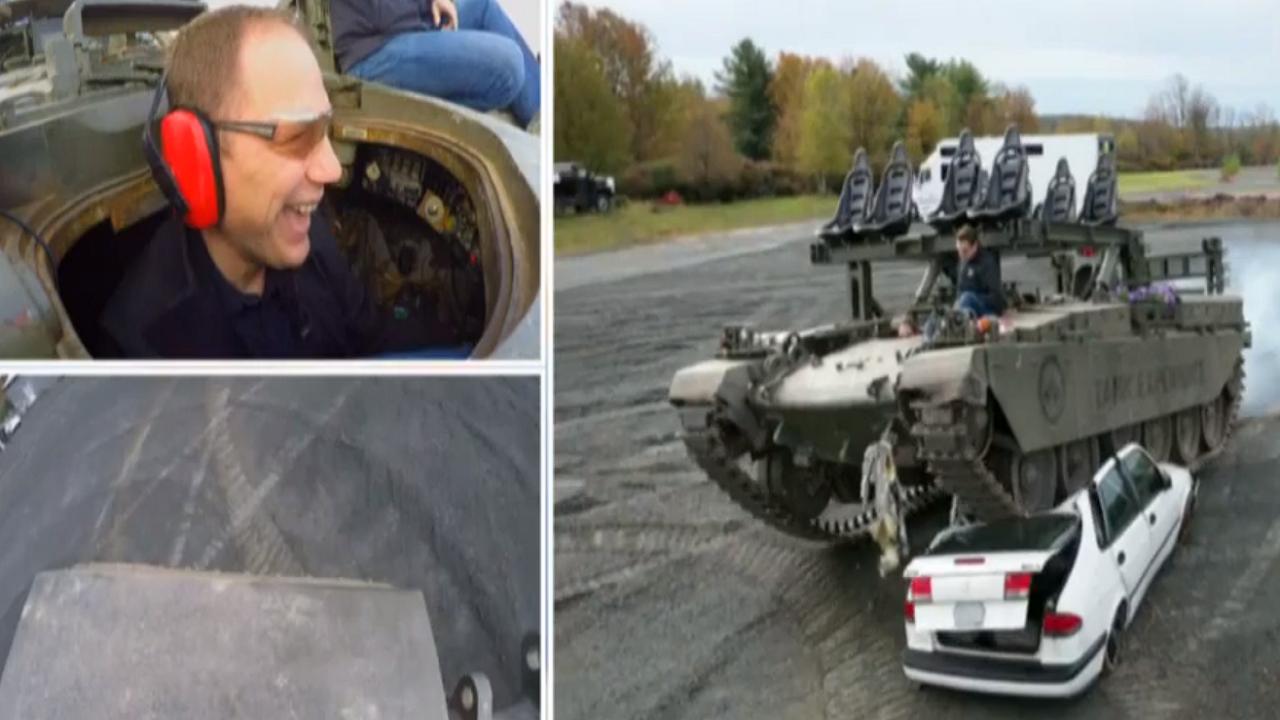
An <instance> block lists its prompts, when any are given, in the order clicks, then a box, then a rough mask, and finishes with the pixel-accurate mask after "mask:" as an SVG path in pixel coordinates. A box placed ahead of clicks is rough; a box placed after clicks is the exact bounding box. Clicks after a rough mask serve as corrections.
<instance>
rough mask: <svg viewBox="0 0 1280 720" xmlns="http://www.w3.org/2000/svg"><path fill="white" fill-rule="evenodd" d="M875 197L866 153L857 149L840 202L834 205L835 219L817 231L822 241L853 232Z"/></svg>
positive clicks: (872, 178) (864, 218)
mask: <svg viewBox="0 0 1280 720" xmlns="http://www.w3.org/2000/svg"><path fill="white" fill-rule="evenodd" d="M874 197H875V178H874V177H873V176H872V175H871V163H870V162H869V161H868V160H867V151H866V150H863V149H862V148H858V152H856V153H854V154H853V169H852V170H850V171H849V174H848V175H847V176H845V179H844V186H843V187H841V189H840V201H839V202H838V203H837V204H836V214H835V217H833V218H831V221H830V222H828V223H827V224H826V225H823V226H822V228H821V229H820V230H819V231H818V235H819V236H821V237H822V238H823V239H824V240H834V239H837V238H840V237H841V236H844V235H847V234H848V233H850V232H852V231H853V225H854V224H855V223H860V222H863V221H865V220H866V219H867V217H868V215H869V211H870V209H871V201H872V200H873V199H874Z"/></svg>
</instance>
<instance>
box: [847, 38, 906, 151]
mask: <svg viewBox="0 0 1280 720" xmlns="http://www.w3.org/2000/svg"><path fill="white" fill-rule="evenodd" d="M845 82H846V86H847V91H846V93H845V102H846V103H847V104H848V110H847V113H848V118H849V131H850V137H849V145H848V146H847V151H848V156H849V157H852V155H853V151H854V150H856V149H857V148H859V147H862V148H866V150H867V154H868V155H869V156H870V157H871V158H872V160H873V162H875V163H877V164H880V163H883V162H887V161H888V157H889V148H890V147H891V146H892V145H893V141H894V139H895V137H896V135H897V132H896V128H895V124H896V121H897V119H898V115H899V114H900V113H901V112H902V100H901V98H899V97H898V93H897V91H896V90H895V89H894V86H893V82H892V81H891V80H889V76H888V75H886V74H885V72H884V71H883V70H881V69H880V66H879V65H877V64H876V63H875V62H873V61H871V60H867V59H862V60H859V61H858V62H857V64H856V65H855V66H854V67H853V68H852V71H851V72H850V73H849V74H848V75H847V76H846V81H845Z"/></svg>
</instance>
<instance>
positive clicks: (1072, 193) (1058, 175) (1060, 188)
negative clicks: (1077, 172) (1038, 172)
mask: <svg viewBox="0 0 1280 720" xmlns="http://www.w3.org/2000/svg"><path fill="white" fill-rule="evenodd" d="M1037 215H1038V216H1039V217H1040V219H1041V220H1043V221H1045V222H1056V223H1065V222H1073V221H1074V220H1075V219H1076V181H1075V179H1074V178H1072V177H1071V166H1070V165H1069V164H1068V163H1067V159H1066V158H1058V168H1057V169H1056V170H1054V172H1053V179H1051V180H1049V187H1048V188H1046V189H1045V192H1044V204H1042V205H1041V206H1040V208H1039V212H1038V213H1037Z"/></svg>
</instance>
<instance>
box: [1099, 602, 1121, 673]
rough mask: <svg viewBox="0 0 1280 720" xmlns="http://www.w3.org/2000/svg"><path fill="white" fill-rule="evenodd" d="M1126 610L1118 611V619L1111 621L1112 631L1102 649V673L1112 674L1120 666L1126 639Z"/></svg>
mask: <svg viewBox="0 0 1280 720" xmlns="http://www.w3.org/2000/svg"><path fill="white" fill-rule="evenodd" d="M1123 613H1124V611H1123V610H1117V611H1116V619H1115V620H1113V621H1111V632H1109V633H1107V644H1106V647H1104V648H1103V649H1102V652H1103V660H1102V674H1103V675H1110V674H1111V673H1113V672H1115V670H1116V668H1118V667H1120V658H1121V652H1120V651H1121V649H1122V648H1123V640H1124V614H1123Z"/></svg>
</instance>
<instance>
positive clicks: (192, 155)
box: [160, 108, 223, 230]
mask: <svg viewBox="0 0 1280 720" xmlns="http://www.w3.org/2000/svg"><path fill="white" fill-rule="evenodd" d="M160 151H161V155H162V156H163V158H164V164H165V165H167V166H168V169H169V172H170V173H171V175H172V176H173V179H174V183H175V184H176V185H177V191H178V192H179V193H180V194H181V196H182V200H183V201H184V204H185V205H186V216H185V217H184V218H183V220H184V221H185V222H186V223H187V224H188V225H190V226H191V227H193V228H196V229H200V230H203V229H205V228H210V227H214V226H215V225H217V224H218V223H219V222H220V221H221V219H222V212H223V197H222V168H221V166H220V164H219V163H218V134H217V132H216V131H214V129H213V127H212V125H211V124H210V123H209V122H208V121H207V120H206V119H205V118H204V117H203V116H201V114H200V113H198V112H194V111H192V110H188V109H185V108H179V109H177V110H174V111H172V112H170V113H169V114H167V115H165V116H164V117H163V118H162V119H161V120H160Z"/></svg>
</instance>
